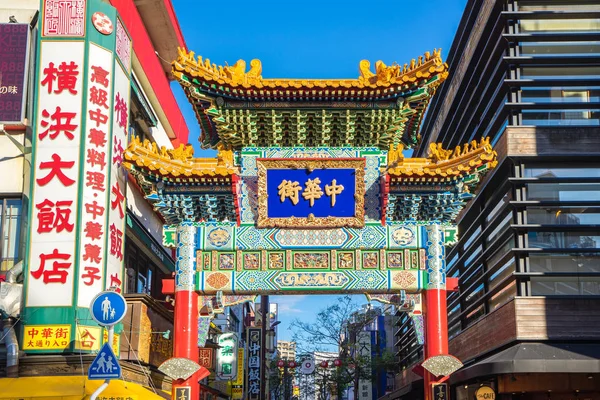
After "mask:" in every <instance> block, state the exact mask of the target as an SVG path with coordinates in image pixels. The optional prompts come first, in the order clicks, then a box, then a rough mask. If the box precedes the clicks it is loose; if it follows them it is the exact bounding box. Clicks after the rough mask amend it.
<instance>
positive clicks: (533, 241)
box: [528, 232, 600, 249]
mask: <svg viewBox="0 0 600 400" xmlns="http://www.w3.org/2000/svg"><path fill="white" fill-rule="evenodd" d="M528 238H529V247H532V248H537V249H539V248H541V249H549V248H565V249H599V248H600V235H599V234H598V232H529V233H528Z"/></svg>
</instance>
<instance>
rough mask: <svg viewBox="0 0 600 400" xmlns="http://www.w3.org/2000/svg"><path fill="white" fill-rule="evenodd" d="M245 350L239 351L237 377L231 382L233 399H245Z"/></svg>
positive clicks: (240, 349)
mask: <svg viewBox="0 0 600 400" xmlns="http://www.w3.org/2000/svg"><path fill="white" fill-rule="evenodd" d="M244 368H245V365H244V349H243V348H239V349H238V363H237V377H236V378H235V381H233V382H231V391H230V393H231V397H232V398H233V399H234V400H240V399H242V398H243V397H244Z"/></svg>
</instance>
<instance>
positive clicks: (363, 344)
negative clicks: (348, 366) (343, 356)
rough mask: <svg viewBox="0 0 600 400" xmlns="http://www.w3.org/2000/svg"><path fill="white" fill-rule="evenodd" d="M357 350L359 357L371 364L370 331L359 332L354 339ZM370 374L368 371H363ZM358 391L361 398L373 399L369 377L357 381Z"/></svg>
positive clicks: (365, 399) (363, 399) (366, 363)
mask: <svg viewBox="0 0 600 400" xmlns="http://www.w3.org/2000/svg"><path fill="white" fill-rule="evenodd" d="M356 345H357V347H358V348H357V351H358V354H359V355H360V357H361V358H362V359H363V360H365V365H367V368H369V367H368V366H369V365H370V364H371V332H359V333H358V335H357V339H356ZM364 372H365V373H366V374H367V375H370V372H369V371H364ZM358 393H359V397H360V399H361V400H372V399H373V384H372V383H371V380H370V379H360V380H359V382H358Z"/></svg>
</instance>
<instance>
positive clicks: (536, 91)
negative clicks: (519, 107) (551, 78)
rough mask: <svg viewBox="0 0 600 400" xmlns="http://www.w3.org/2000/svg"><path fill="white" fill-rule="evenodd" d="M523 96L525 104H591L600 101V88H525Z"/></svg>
mask: <svg viewBox="0 0 600 400" xmlns="http://www.w3.org/2000/svg"><path fill="white" fill-rule="evenodd" d="M521 96H522V99H523V101H524V102H533V103H544V102H545V103H580V102H583V103H589V102H592V101H593V102H598V101H600V88H597V87H594V88H592V87H589V88H583V87H554V88H523V90H522V92H521ZM575 111H576V110H575Z"/></svg>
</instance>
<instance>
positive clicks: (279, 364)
mask: <svg viewBox="0 0 600 400" xmlns="http://www.w3.org/2000/svg"><path fill="white" fill-rule="evenodd" d="M277 366H278V367H279V368H283V367H285V361H283V360H279V361H277Z"/></svg>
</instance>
